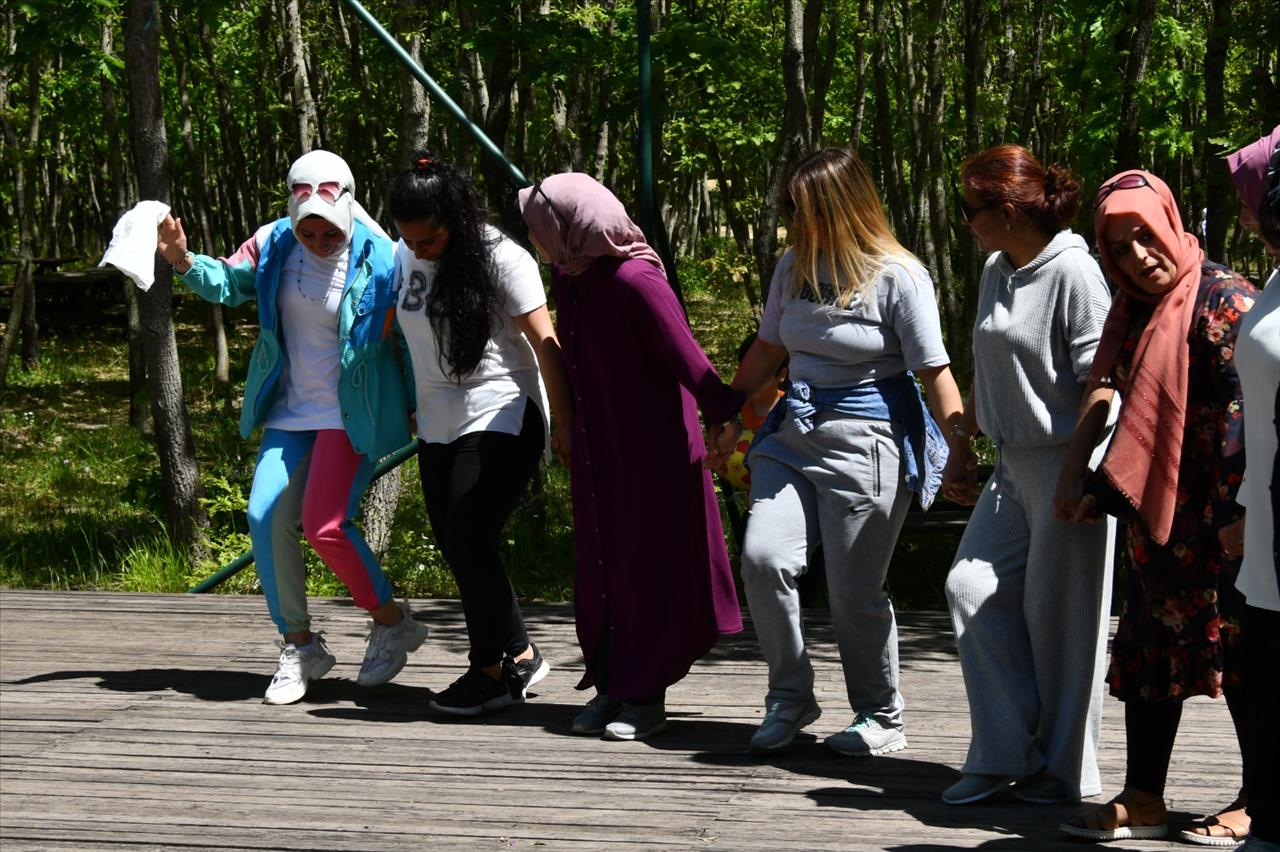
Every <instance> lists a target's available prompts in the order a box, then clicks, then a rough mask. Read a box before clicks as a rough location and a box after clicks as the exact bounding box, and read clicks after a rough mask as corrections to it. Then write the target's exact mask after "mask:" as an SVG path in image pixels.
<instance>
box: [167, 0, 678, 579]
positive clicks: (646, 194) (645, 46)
mask: <svg viewBox="0 0 1280 852" xmlns="http://www.w3.org/2000/svg"><path fill="white" fill-rule="evenodd" d="M345 2H346V4H347V5H348V6H350V7H351V10H352V11H353V12H355V13H356V17H358V18H359V19H360V20H362V21H364V23H365V25H366V26H368V27H369V29H371V30H373V33H374V35H376V36H377V37H378V40H379V41H381V42H382V43H383V44H385V45H386V46H387V49H388V50H390V51H391V53H392V55H393V56H395V58H396V59H398V60H399V61H400V63H401V64H402V65H404V66H405V67H406V68H407V69H408V70H409V73H411V74H413V76H414V78H416V79H417V81H418V82H419V83H421V84H422V85H423V87H424V88H425V89H426V90H427V93H428V94H430V95H431V97H432V98H434V99H435V100H436V102H437V103H439V104H440V105H441V106H443V107H444V108H445V110H447V111H448V113H449V114H450V115H452V116H453V117H454V118H455V119H456V120H457V122H458V123H459V124H460V125H462V127H463V128H465V129H466V130H467V132H468V133H470V134H471V136H472V137H473V138H474V139H475V140H476V142H478V143H479V144H480V148H481V150H483V151H484V152H485V153H486V154H488V155H489V156H490V157H493V158H494V159H495V160H497V161H498V162H499V163H501V164H502V165H503V167H504V168H505V169H506V171H507V174H508V175H510V177H511V179H512V180H513V181H514V182H515V184H516V185H517V186H520V187H525V186H530V185H532V183H533V181H531V180H529V178H528V177H526V176H525V174H524V172H522V171H520V169H519V168H518V167H517V166H516V164H515V163H513V162H511V159H510V158H509V157H508V156H507V155H506V153H504V152H503V150H502V149H501V148H499V147H498V146H497V145H495V144H494V143H493V140H492V139H490V138H489V137H488V135H487V134H486V133H485V132H484V130H482V129H481V128H480V126H479V125H477V124H476V123H475V122H474V121H472V120H471V117H470V116H468V115H467V114H466V113H465V112H463V110H462V107H460V106H458V104H457V102H456V101H454V99H453V98H451V97H449V94H448V93H447V92H446V91H445V90H444V89H442V88H440V85H439V84H438V83H436V81H435V80H434V79H432V77H431V75H430V74H428V73H427V72H426V70H425V69H424V68H423V67H422V66H421V65H419V64H418V63H417V62H416V61H415V60H414V58H413V57H412V56H410V55H409V53H408V51H406V50H405V49H404V48H403V47H401V46H400V43H399V42H398V41H396V40H395V37H394V36H392V35H391V33H389V32H387V30H386V28H385V27H383V26H382V24H381V23H379V22H378V19H377V18H375V17H373V15H371V14H370V13H369V10H368V9H366V8H365V7H364V6H363V5H362V4H361V3H360V2H359V0H345ZM636 16H637V19H636V32H637V38H638V56H639V74H640V103H639V107H638V112H639V116H638V122H639V135H640V146H639V159H640V192H639V196H640V199H639V200H640V227H641V229H642V230H643V231H644V233H645V236H646V237H647V238H648V239H649V242H650V243H651V244H653V246H654V247H655V248H656V249H657V250H658V253H659V254H660V255H661V257H662V262H663V265H664V266H665V267H666V270H667V279H668V281H670V283H671V287H672V289H673V290H675V293H676V297H677V298H678V299H679V300H680V303H681V305H682V306H683V304H684V295H683V293H682V292H681V289H680V281H679V278H678V277H677V276H676V265H675V259H674V257H673V256H672V255H671V246H670V243H669V242H668V240H667V233H666V228H665V227H663V224H662V218H661V217H660V216H659V215H657V212H656V204H657V194H656V193H655V191H654V176H653V108H652V103H651V101H652V96H653V75H652V71H651V68H652V63H651V59H650V48H649V41H650V38H649V35H650V31H651V15H650V0H639V2H638V3H637V4H636ZM416 449H417V442H416V441H411V442H409V443H408V444H405V445H404V446H403V447H401V448H400V449H399V450H396V451H395V452H394V453H392V454H391V455H389V456H387V457H386V458H385V459H383V460H382V461H381V462H379V463H378V466H377V468H376V469H375V470H374V473H373V479H372V480H371V481H377V480H378V479H379V478H381V477H382V476H385V475H386V474H387V473H389V472H390V471H391V470H392V469H394V468H396V467H398V466H399V465H401V464H403V463H404V462H405V461H406V460H408V459H409V457H410V456H412V455H413V454H414V452H415V451H416ZM252 564H253V551H252V550H248V551H246V552H244V553H242V554H240V555H239V556H237V557H236V558H235V559H233V560H231V561H230V562H228V563H227V564H226V565H223V566H222V567H221V568H219V569H218V570H217V571H216V572H215V573H213V574H211V575H210V576H208V577H206V578H205V579H204V580H202V581H200V582H199V583H197V584H196V585H194V586H192V587H191V588H190V589H189V590H188V591H189V592H190V593H191V594H201V593H204V592H209V591H212V590H213V589H216V588H217V587H218V586H220V585H221V584H222V583H224V582H226V581H227V580H228V579H230V578H231V577H233V576H235V575H236V574H237V573H238V572H240V571H241V570H243V569H244V568H247V567H248V566H249V565H252Z"/></svg>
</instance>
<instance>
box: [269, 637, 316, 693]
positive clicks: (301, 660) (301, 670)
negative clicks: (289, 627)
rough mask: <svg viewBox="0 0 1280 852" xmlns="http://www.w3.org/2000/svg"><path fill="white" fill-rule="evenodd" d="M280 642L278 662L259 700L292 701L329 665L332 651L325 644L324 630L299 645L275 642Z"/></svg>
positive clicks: (304, 691)
mask: <svg viewBox="0 0 1280 852" xmlns="http://www.w3.org/2000/svg"><path fill="white" fill-rule="evenodd" d="M276 644H278V645H279V646H280V665H279V667H278V668H277V669H276V676H275V677H273V678H271V685H270V686H268V687H267V694H266V695H264V696H263V698H262V703H263V704H292V703H294V702H295V701H301V700H302V696H304V695H306V694H307V683H308V682H309V681H313V680H318V679H319V678H322V677H324V676H325V674H326V673H327V672H328V671H329V669H331V668H333V663H334V658H333V654H330V653H329V646H328V645H326V644H325V641H324V634H323V633H317V634H315V638H314V639H313V640H312V642H311V644H310V645H308V646H307V647H306V648H299V647H297V646H296V645H294V644H293V643H292V642H290V643H288V644H286V643H284V642H277V643H276Z"/></svg>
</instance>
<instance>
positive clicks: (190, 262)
mask: <svg viewBox="0 0 1280 852" xmlns="http://www.w3.org/2000/svg"><path fill="white" fill-rule="evenodd" d="M195 262H196V254H195V252H193V251H192V250H191V249H187V250H186V251H184V252H183V253H182V257H180V258H178V259H177V260H171V261H169V266H170V267H172V269H173V271H174V272H176V273H178V274H179V275H185V274H187V273H188V272H190V271H191V267H192V266H194V265H195ZM180 263H185V264H186V265H187V268H186V269H179V268H178V264H180Z"/></svg>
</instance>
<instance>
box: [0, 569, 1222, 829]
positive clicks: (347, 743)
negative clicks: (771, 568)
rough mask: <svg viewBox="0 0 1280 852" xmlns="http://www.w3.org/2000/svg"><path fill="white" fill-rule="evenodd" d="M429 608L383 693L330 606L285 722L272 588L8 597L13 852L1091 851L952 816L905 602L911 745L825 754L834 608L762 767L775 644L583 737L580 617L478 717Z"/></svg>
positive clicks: (943, 758)
mask: <svg viewBox="0 0 1280 852" xmlns="http://www.w3.org/2000/svg"><path fill="white" fill-rule="evenodd" d="M412 605H413V607H414V609H415V610H416V611H417V612H418V613H419V617H421V618H422V619H423V620H424V621H426V622H427V623H429V624H430V625H431V628H432V636H431V638H430V639H429V640H428V643H427V645H426V646H425V647H424V648H423V650H422V651H420V652H418V653H417V654H415V655H414V656H413V657H412V658H411V660H410V664H409V665H408V666H407V667H406V668H405V670H404V672H402V673H401V674H400V676H399V677H397V679H396V682H395V683H393V684H388V685H386V686H384V687H380V688H378V689H373V690H362V689H360V688H358V687H356V686H355V684H354V677H355V672H356V670H357V668H358V664H359V660H360V658H361V656H362V654H363V648H364V637H365V631H366V623H367V616H365V614H364V613H363V612H361V611H359V610H357V609H355V608H354V607H352V606H351V605H350V603H349V602H348V601H344V600H338V599H322V600H317V601H315V602H314V604H313V608H312V611H313V616H314V618H315V620H316V625H317V627H319V628H323V629H324V630H326V631H327V637H328V639H329V640H330V646H331V647H332V648H333V649H334V651H335V653H336V654H338V656H339V663H338V665H337V666H336V667H335V669H334V671H333V672H332V673H331V675H330V676H329V677H326V678H325V679H324V680H322V681H320V682H319V683H317V684H315V685H314V686H313V690H312V692H311V694H310V695H308V697H307V699H306V700H305V701H303V702H301V703H300V704H298V705H294V706H291V707H267V706H264V705H262V704H261V703H260V699H261V694H262V691H263V690H264V689H265V688H266V684H267V680H268V678H269V676H270V674H271V671H272V670H273V668H274V658H275V654H276V653H277V652H276V650H275V648H274V647H273V645H272V641H271V640H272V639H273V638H274V637H273V636H272V634H271V631H270V627H269V625H268V624H266V623H265V618H264V613H263V607H262V601H261V600H260V599H258V598H254V597H235V596H228V595H214V596H192V595H131V594H128V595H117V594H108V593H48V592H30V591H17V590H0V800H2V801H0V845H3V847H4V848H5V849H6V850H8V849H37V848H39V849H50V848H77V849H83V848H103V847H108V846H109V847H111V848H116V849H120V848H132V847H135V846H136V847H145V848H156V847H157V846H161V847H166V848H170V847H172V848H181V847H191V848H200V849H218V848H225V849H259V848H266V847H273V848H326V849H368V848H386V849H401V848H404V849H408V848H421V847H422V846H424V845H427V846H443V847H472V846H483V847H499V848H512V847H520V848H524V847H529V846H532V845H535V844H536V845H543V846H549V847H552V848H577V847H590V848H601V847H603V846H608V847H609V848H633V849H638V848H648V849H653V848H661V849H694V848H697V849H763V848H769V849H776V848H779V847H781V846H786V847H789V848H798V849H884V848H962V847H975V846H982V845H988V844H991V845H1002V846H1006V847H1008V848H1026V847H1034V848H1037V849H1048V850H1058V849H1061V850H1066V849H1073V850H1077V852H1078V849H1079V848H1080V847H1079V846H1077V845H1075V844H1072V843H1069V842H1066V841H1063V840H1062V839H1061V838H1059V836H1058V832H1057V823H1058V822H1059V821H1061V819H1063V818H1064V817H1066V816H1068V815H1070V814H1072V813H1074V812H1075V810H1076V809H1075V808H1073V807H1057V808H1054V807H1035V806H1029V805H1025V804H1022V803H1017V802H1014V801H1012V800H1011V799H1009V798H1005V799H1003V800H1001V801H999V802H996V803H994V804H987V803H984V804H983V805H980V806H976V807H966V808H951V807H948V806H946V805H944V804H942V803H941V802H940V801H939V799H938V794H939V793H940V792H941V791H942V790H943V789H944V788H945V787H946V786H947V785H948V784H950V783H951V782H952V781H953V780H954V779H955V777H956V771H957V770H956V767H958V766H959V765H960V764H961V763H962V762H963V760H964V757H965V751H966V749H967V745H968V737H969V724H968V710H967V706H966V703H965V693H964V688H963V684H962V682H961V680H960V671H959V666H958V664H957V662H956V658H955V650H954V640H953V638H952V635H951V627H950V621H949V619H948V618H947V617H946V615H945V614H942V613H900V639H901V662H902V681H903V690H904V693H905V695H906V698H907V702H908V707H907V711H906V719H907V724H908V738H909V740H910V747H909V748H908V749H907V750H906V751H904V752H901V753H899V754H894V755H890V756H886V757H883V758H876V759H870V760H856V759H848V758H841V757H838V756H835V755H831V754H829V753H827V752H826V751H825V749H824V748H823V747H822V744H821V737H822V736H823V735H825V734H826V733H830V732H831V731H834V730H838V729H839V728H840V727H842V726H843V725H845V724H848V721H849V719H850V717H851V713H850V711H849V709H848V706H847V699H846V697H845V688H844V684H843V681H842V676H841V673H840V667H839V658H838V653H837V652H836V650H835V647H834V641H833V638H832V635H833V634H832V630H831V626H830V624H829V622H828V621H827V620H826V619H825V618H824V617H823V616H822V614H820V613H813V614H812V615H811V616H810V617H809V619H808V625H807V628H808V634H809V636H810V637H811V657H812V659H813V661H814V665H815V667H816V670H817V675H816V693H817V696H818V700H819V701H820V703H821V704H822V706H823V708H824V715H823V717H822V719H820V720H819V721H818V722H817V723H816V724H815V725H813V726H812V728H811V731H809V732H805V733H804V734H802V735H801V736H800V737H799V738H798V739H797V745H796V748H795V749H794V750H792V751H791V752H789V753H787V754H784V755H778V756H775V757H771V758H770V759H768V760H761V759H760V758H757V757H755V756H753V755H751V754H749V753H748V752H747V741H748V739H749V737H750V735H751V733H752V731H753V730H754V728H755V726H756V725H757V724H759V721H760V719H761V717H762V715H763V709H764V708H763V707H762V698H763V693H764V690H765V686H766V672H765V667H764V664H763V663H762V662H761V660H760V658H759V650H758V647H757V646H756V643H755V640H754V637H753V636H752V635H751V633H750V632H749V631H748V632H746V633H744V634H741V635H739V636H734V637H727V638H725V639H724V640H723V641H722V642H721V643H720V644H719V645H718V646H717V648H716V649H715V650H714V651H713V652H712V653H711V654H709V655H708V657H707V659H705V660H704V661H702V662H700V663H699V664H698V665H697V666H696V667H695V668H694V670H693V671H692V672H691V673H690V675H689V677H687V678H686V679H685V680H684V681H682V682H681V683H680V684H678V685H676V686H675V687H674V688H673V689H672V690H671V691H670V694H669V696H668V711H669V716H670V719H671V723H670V726H669V728H668V730H667V731H665V732H663V733H662V734H660V735H657V736H655V737H654V738H653V739H651V740H649V741H647V742H644V743H608V742H603V741H600V740H596V739H593V738H582V737H574V736H571V735H569V733H568V729H569V724H570V721H571V720H572V718H573V716H574V715H575V714H576V713H577V712H578V710H579V709H580V707H581V704H582V703H583V701H584V700H585V698H586V697H587V696H585V695H583V694H582V693H580V692H577V691H575V690H574V689H573V687H574V685H575V684H576V682H577V681H578V679H579V678H580V677H581V674H582V660H581V656H580V654H579V653H578V650H577V647H576V643H575V639H574V631H573V619H572V610H571V608H570V607H568V606H565V605H556V604H531V605H529V606H527V607H526V610H525V611H526V617H527V619H528V622H529V626H530V631H531V634H532V635H533V638H534V639H535V640H536V641H537V642H538V643H539V646H540V647H542V648H543V650H544V653H546V654H547V655H548V657H549V659H550V660H551V662H552V664H553V666H554V669H553V672H552V675H551V677H549V678H548V679H547V680H546V681H545V682H544V683H543V684H540V685H539V686H538V687H537V695H536V696H535V697H531V699H530V700H529V702H528V703H527V704H526V705H524V706H522V707H517V708H511V709H510V710H508V711H505V712H502V713H494V714H489V715H486V716H484V717H482V718H479V719H477V720H468V721H461V722H459V721H454V720H448V719H442V718H439V717H436V716H434V715H433V714H431V713H430V712H429V711H428V710H427V709H426V704H427V701H428V700H429V699H430V697H431V695H432V694H433V693H432V690H433V689H440V688H443V686H445V685H447V684H448V683H449V682H450V681H452V680H453V679H454V678H455V677H457V676H458V675H459V674H461V673H462V672H463V671H464V670H465V666H466V648H465V644H464V638H465V628H464V622H463V619H462V613H461V609H460V607H459V606H458V604H457V602H456V601H413V602H412ZM50 611H56V612H60V613H63V614H66V615H68V618H66V619H59V620H56V621H55V620H51V619H49V618H48V617H47V614H48V613H49V612H50ZM68 625H70V628H69V627H68ZM179 635H180V636H182V637H183V639H182V643H181V647H179V646H178V644H177V643H175V642H174V640H173V637H175V636H179ZM104 637H109V638H108V639H107V640H106V641H104ZM51 647H57V648H58V653H57V655H56V656H53V655H51V654H50V653H49V648H51ZM1120 710H1121V707H1120V705H1119V703H1118V702H1114V701H1111V700H1108V702H1107V707H1106V716H1105V717H1104V724H1103V748H1102V752H1101V754H1100V757H1099V762H1100V768H1101V771H1102V773H1103V777H1104V782H1105V784H1106V787H1107V790H1108V791H1109V792H1114V791H1115V790H1116V789H1118V787H1119V785H1120V782H1121V780H1122V778H1123V773H1124V754H1123V718H1122V713H1121V712H1120ZM1184 719H1185V723H1184V732H1185V733H1184V736H1183V738H1182V739H1181V740H1180V741H1179V742H1178V744H1177V748H1176V750H1175V755H1174V765H1173V769H1172V771H1171V775H1170V786H1169V791H1168V795H1169V798H1170V800H1171V803H1172V805H1173V807H1174V808H1175V809H1176V810H1178V811H1180V812H1182V813H1183V814H1185V815H1187V816H1192V815H1199V814H1201V813H1204V812H1208V811H1210V810H1212V809H1216V808H1217V807H1220V806H1221V805H1223V804H1225V803H1226V802H1227V801H1228V800H1229V799H1230V798H1232V796H1233V795H1234V790H1235V787H1236V786H1237V785H1238V779H1239V759H1238V756H1237V755H1236V754H1235V753H1234V745H1233V743H1234V737H1233V735H1232V729H1231V726H1230V721H1229V718H1228V716H1227V713H1226V709H1225V706H1224V705H1223V702H1221V701H1217V702H1214V701H1207V700H1192V701H1190V702H1188V703H1187V706H1186V711H1185V714H1184ZM1207 730H1219V731H1221V734H1222V736H1220V737H1217V738H1209V737H1205V736H1203V732H1204V731H1207ZM1108 848H1110V849H1126V848H1134V849H1144V850H1158V849H1179V848H1185V847H1181V846H1180V844H1177V843H1174V842H1172V841H1170V842H1168V843H1159V842H1149V841H1144V842H1142V843H1139V844H1136V845H1134V846H1132V847H1130V846H1126V845H1124V844H1119V845H1115V844H1112V845H1110V846H1109V847H1108Z"/></svg>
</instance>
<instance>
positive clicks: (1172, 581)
mask: <svg viewBox="0 0 1280 852" xmlns="http://www.w3.org/2000/svg"><path fill="white" fill-rule="evenodd" d="M1256 296H1257V290H1256V289H1255V288H1254V286H1253V285H1252V284H1250V283H1249V281H1248V280H1247V279H1245V278H1243V277H1242V276H1240V275H1237V274H1236V273H1234V272H1232V271H1231V270H1229V269H1227V268H1226V267H1224V266H1220V265H1218V264H1216V263H1205V264H1204V265H1203V267H1202V274H1201V278H1200V291H1199V294H1198V296H1197V304H1196V307H1195V313H1194V315H1193V317H1192V320H1191V328H1190V331H1189V333H1188V335H1187V343H1188V345H1189V347H1190V356H1189V363H1188V368H1187V369H1188V373H1189V375H1188V381H1187V415H1186V429H1185V433H1184V438H1183V442H1182V461H1181V465H1180V467H1179V470H1178V496H1177V509H1176V510H1175V513H1174V518H1173V528H1172V531H1171V532H1170V534H1169V542H1168V544H1166V545H1164V546H1161V545H1158V544H1156V543H1155V542H1154V541H1153V540H1152V539H1151V536H1150V534H1149V533H1148V532H1147V527H1146V525H1145V524H1144V523H1143V522H1142V521H1141V520H1139V519H1138V518H1137V516H1136V514H1134V513H1132V512H1130V513H1128V517H1124V516H1122V520H1124V521H1125V527H1126V536H1125V538H1126V551H1127V556H1128V559H1127V560H1125V562H1126V564H1125V565H1124V566H1123V570H1124V572H1125V573H1124V574H1123V576H1122V579H1121V582H1120V585H1119V590H1120V594H1121V595H1122V596H1123V597H1122V600H1121V603H1120V624H1119V627H1118V628H1117V630H1116V637H1115V641H1114V642H1113V644H1112V648H1111V669H1110V671H1109V672H1108V674H1107V680H1108V682H1109V683H1110V685H1111V694H1112V695H1114V696H1116V697H1117V698H1119V699H1121V700H1123V701H1127V700H1139V701H1181V700H1183V699H1185V698H1187V697H1188V696H1191V695H1208V696H1211V697H1217V696H1218V695H1220V694H1222V689H1223V687H1224V686H1227V687H1230V686H1235V685H1237V684H1238V682H1239V663H1240V661H1239V659H1238V658H1237V654H1238V653H1239V651H1238V645H1239V634H1240V621H1239V619H1240V615H1241V613H1242V612H1243V610H1244V598H1243V596H1242V595H1241V594H1240V593H1239V592H1237V591H1236V588H1235V583H1236V574H1237V572H1238V571H1239V569H1240V560H1239V559H1230V558H1227V557H1226V556H1224V555H1223V553H1222V546H1221V544H1220V543H1219V541H1218V530H1219V528H1221V527H1224V526H1226V525H1228V524H1230V523H1232V522H1234V521H1236V520H1238V519H1239V518H1240V516H1241V515H1242V514H1243V510H1242V509H1241V508H1240V507H1239V506H1237V505H1236V502H1235V498H1236V491H1237V490H1238V489H1239V487H1240V481H1241V479H1242V477H1243V476H1244V420H1243V417H1242V408H1241V398H1242V393H1241V390H1240V380H1239V379H1238V378H1237V376H1236V367H1235V361H1234V359H1233V357H1232V356H1233V354H1234V350H1235V343H1236V334H1237V332H1238V330H1239V327H1240V320H1241V317H1243V316H1244V314H1245V313H1246V312H1248V310H1249V308H1251V307H1252V306H1253V302H1254V299H1255V297H1256ZM1149 318H1150V311H1149V310H1148V311H1147V312H1145V313H1139V312H1135V316H1134V322H1133V327H1132V328H1131V329H1130V331H1129V337H1128V339H1127V340H1126V341H1125V344H1124V346H1123V347H1122V348H1121V351H1120V354H1119V355H1118V356H1117V358H1116V363H1115V366H1114V368H1113V370H1112V377H1113V379H1114V380H1115V383H1116V387H1117V388H1118V389H1119V390H1120V394H1121V401H1122V402H1123V399H1124V392H1125V390H1126V389H1127V386H1128V380H1129V365H1130V363H1131V362H1132V358H1133V352H1134V349H1135V347H1136V346H1137V343H1138V338H1139V336H1140V335H1141V334H1142V331H1143V329H1144V328H1145V327H1146V324H1147V320H1148V319H1149ZM1096 484H1097V483H1095V485H1096ZM1104 487H1105V486H1104ZM1103 502H1104V505H1105V504H1112V505H1114V504H1113V501H1112V500H1110V499H1108V500H1104V501H1103ZM1121 502H1123V500H1121Z"/></svg>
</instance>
